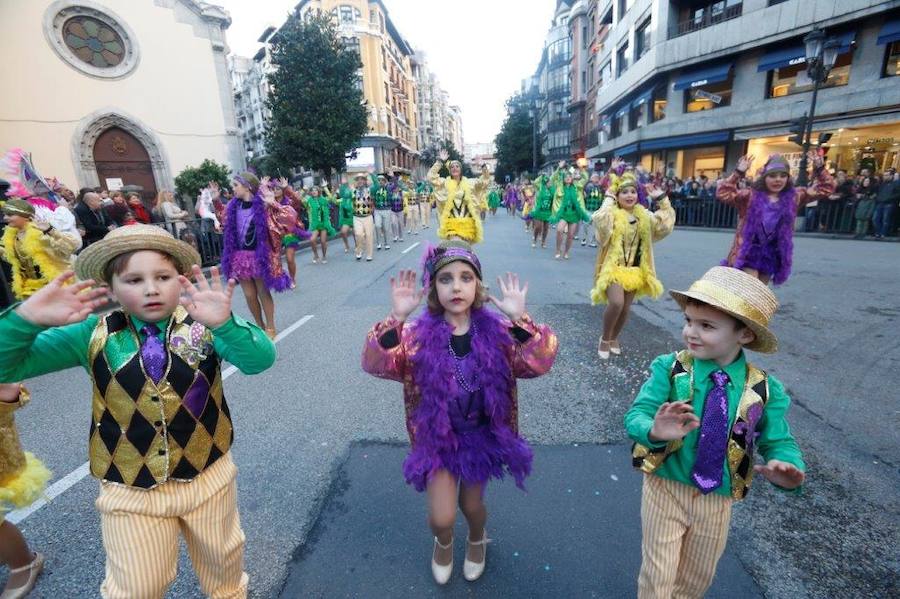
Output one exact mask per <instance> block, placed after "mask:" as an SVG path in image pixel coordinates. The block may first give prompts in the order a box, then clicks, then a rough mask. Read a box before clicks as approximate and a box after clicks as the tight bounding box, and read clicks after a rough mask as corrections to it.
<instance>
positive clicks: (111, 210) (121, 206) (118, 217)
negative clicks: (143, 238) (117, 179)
mask: <svg viewBox="0 0 900 599" xmlns="http://www.w3.org/2000/svg"><path fill="white" fill-rule="evenodd" d="M109 197H110V198H111V199H112V204H110V205H109V206H107V207H106V213H107V214H108V215H109V218H111V219H112V221H113V222H114V223H116V226H117V227H121V226H123V225H124V224H125V221H126V220H128V203H127V202H126V201H125V194H124V193H122V192H121V191H114V192H112V193H111V194H110V196H109Z"/></svg>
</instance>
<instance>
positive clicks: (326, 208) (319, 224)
mask: <svg viewBox="0 0 900 599" xmlns="http://www.w3.org/2000/svg"><path fill="white" fill-rule="evenodd" d="M325 194H326V195H325V196H322V195H321V193H320V190H319V187H318V186H313V188H312V189H311V190H310V195H308V196H306V197H305V198H304V199H303V203H304V204H305V205H306V209H307V211H308V212H309V231H310V233H312V251H313V264H318V263H319V248H318V245H319V244H320V243H321V244H322V264H327V263H328V236H329V235H335V234H337V231H335V230H334V227H333V226H332V225H331V202H332V197H331V193H330V192H329V191H328V188H327V187H326V188H325Z"/></svg>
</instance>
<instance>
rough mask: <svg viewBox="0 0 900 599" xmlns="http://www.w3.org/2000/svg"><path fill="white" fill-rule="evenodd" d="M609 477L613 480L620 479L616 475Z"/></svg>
mask: <svg viewBox="0 0 900 599" xmlns="http://www.w3.org/2000/svg"><path fill="white" fill-rule="evenodd" d="M609 477H610V478H611V479H613V480H619V477H618V476H616V475H615V474H610V475H609Z"/></svg>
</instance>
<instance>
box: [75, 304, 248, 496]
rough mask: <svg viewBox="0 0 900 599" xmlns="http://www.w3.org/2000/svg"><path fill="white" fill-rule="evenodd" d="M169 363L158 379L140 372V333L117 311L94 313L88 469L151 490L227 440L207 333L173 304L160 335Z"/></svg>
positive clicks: (216, 452) (208, 460)
mask: <svg viewBox="0 0 900 599" xmlns="http://www.w3.org/2000/svg"><path fill="white" fill-rule="evenodd" d="M165 345H166V352H167V354H168V365H167V367H166V373H165V375H164V377H163V378H162V379H161V380H160V382H159V383H158V384H154V383H153V380H152V379H151V378H150V377H149V376H148V375H147V374H146V372H145V371H144V366H143V363H142V360H141V352H140V337H139V335H138V332H137V331H136V330H135V328H134V325H133V324H132V322H131V319H130V318H129V317H128V316H127V315H126V314H125V313H124V312H122V311H115V312H112V313H110V314H107V315H106V316H103V317H101V318H100V320H99V322H98V323H97V326H96V328H95V329H94V332H93V334H92V336H91V342H90V346H89V348H88V359H89V363H90V367H91V378H92V380H93V383H94V394H93V401H92V417H91V433H90V449H89V453H90V466H91V474H92V475H93V476H95V477H96V478H99V479H101V480H104V481H108V482H114V483H120V484H124V485H128V486H130V487H138V488H141V489H150V488H152V487H155V486H156V485H159V484H161V483H164V482H166V481H167V480H183V481H187V480H191V479H193V478H194V477H196V476H197V475H198V474H200V473H201V472H203V470H204V469H206V468H207V467H209V466H210V465H211V464H212V463H213V462H215V461H216V460H217V459H219V458H220V457H221V456H222V455H223V454H224V453H225V452H227V451H228V450H229V448H230V447H231V443H232V441H233V439H234V434H233V432H232V427H231V414H230V412H229V410H228V404H227V403H225V397H224V396H223V394H222V375H221V372H220V360H219V356H218V355H217V354H216V352H215V350H214V348H213V337H212V333H211V332H210V331H209V329H207V328H206V327H204V326H203V325H201V324H200V323H198V322H194V321H193V320H192V319H191V317H190V316H188V314H187V311H185V310H184V308H182V307H180V306H179V307H178V308H177V309H176V311H175V314H173V315H172V318H171V319H170V320H169V325H168V328H167V330H166V337H165Z"/></svg>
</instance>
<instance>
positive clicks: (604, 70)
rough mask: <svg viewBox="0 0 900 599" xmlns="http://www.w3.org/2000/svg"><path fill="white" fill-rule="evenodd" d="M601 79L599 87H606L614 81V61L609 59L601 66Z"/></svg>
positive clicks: (598, 83)
mask: <svg viewBox="0 0 900 599" xmlns="http://www.w3.org/2000/svg"><path fill="white" fill-rule="evenodd" d="M599 77H600V79H599V81H598V82H597V85H598V87H600V88H601V89H602V88H604V87H606V86H607V85H609V84H610V82H611V81H612V62H611V61H609V60H607V61H606V63H605V64H604V65H603V66H602V67H600V73H599Z"/></svg>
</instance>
